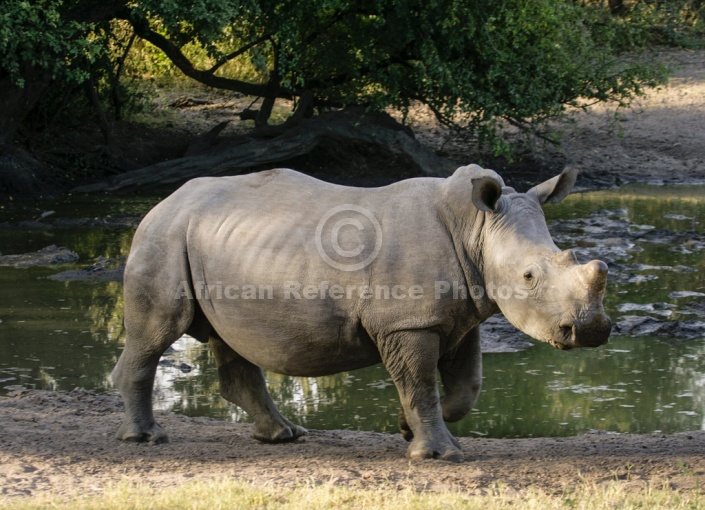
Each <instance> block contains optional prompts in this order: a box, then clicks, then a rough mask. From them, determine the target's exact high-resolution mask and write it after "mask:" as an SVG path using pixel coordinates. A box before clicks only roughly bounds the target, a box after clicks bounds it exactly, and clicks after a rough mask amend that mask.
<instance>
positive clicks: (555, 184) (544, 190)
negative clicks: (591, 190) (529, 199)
mask: <svg viewBox="0 0 705 510" xmlns="http://www.w3.org/2000/svg"><path fill="white" fill-rule="evenodd" d="M578 172H579V170H578V168H577V167H574V166H567V167H565V168H564V169H563V172H561V174H560V175H557V176H555V177H554V178H552V179H549V180H547V181H546V182H542V183H541V184H539V185H537V186H534V187H533V188H531V189H530V190H529V191H527V192H526V193H527V194H530V195H534V196H535V197H536V198H538V199H539V202H540V203H541V204H542V205H543V204H552V203H555V202H560V201H561V200H563V199H564V198H565V197H567V196H568V195H569V194H570V192H571V191H572V189H573V186H575V180H576V179H577V178H578Z"/></svg>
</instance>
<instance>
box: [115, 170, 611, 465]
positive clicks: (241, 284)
mask: <svg viewBox="0 0 705 510" xmlns="http://www.w3.org/2000/svg"><path fill="white" fill-rule="evenodd" d="M576 176H577V169H575V168H573V167H567V168H566V169H565V170H563V172H562V173H561V174H560V175H558V176H556V177H553V178H552V179H550V180H547V181H545V182H543V183H542V184H539V185H537V186H535V187H533V188H531V189H530V190H528V191H527V192H526V193H519V192H516V191H515V190H514V189H512V188H511V187H508V186H505V184H504V181H503V180H502V178H501V177H500V176H499V175H498V174H497V173H495V172H494V171H492V170H488V169H483V168H481V167H480V166H478V165H469V166H463V167H460V168H458V169H457V170H456V171H455V172H454V173H453V174H452V175H451V176H449V177H447V178H430V177H429V178H414V179H408V180H404V181H400V182H397V183H394V184H391V185H388V186H383V187H379V188H367V189H365V188H356V187H347V186H340V185H336V184H330V183H327V182H323V181H320V180H317V179H315V178H313V177H310V176H307V175H304V174H301V173H298V172H296V171H294V170H289V169H275V170H270V171H265V172H261V173H253V174H249V175H241V176H231V177H203V178H197V179H193V180H191V181H189V182H187V183H186V184H184V185H183V186H182V187H181V188H179V189H178V190H177V191H175V192H174V193H173V194H172V195H170V196H169V197H167V198H166V199H164V200H163V201H162V202H160V203H159V204H157V205H156V206H155V207H154V208H153V209H152V210H151V211H150V212H149V213H148V214H147V216H146V217H145V218H144V220H143V221H142V222H141V224H140V225H139V227H138V228H137V230H136V232H135V235H134V239H133V243H132V247H131V251H130V254H129V257H128V259H127V262H126V268H125V276H124V296H125V310H124V325H125V330H126V337H125V347H124V350H123V351H122V353H121V355H120V358H119V360H118V362H117V365H116V366H115V369H114V370H113V372H112V379H113V381H114V383H115V385H116V387H117V388H118V390H119V391H120V393H121V395H122V398H123V400H124V403H125V413H126V419H125V421H124V422H123V424H122V425H121V426H120V428H119V430H118V432H117V437H118V438H119V439H122V440H125V441H149V442H153V443H162V442H166V441H168V437H167V435H166V433H165V432H164V430H163V429H162V427H160V425H159V424H158V423H157V422H156V421H155V417H154V413H153V408H152V389H153V383H154V378H155V373H156V369H157V365H158V362H159V359H160V356H161V355H162V354H163V353H164V351H165V350H166V349H167V348H168V347H169V346H170V345H171V344H172V343H173V342H174V341H176V340H177V339H178V338H179V337H181V336H182V335H184V334H188V335H191V336H192V337H194V338H196V339H197V340H198V341H200V342H203V343H206V342H207V343H208V344H209V345H210V347H211V348H212V351H213V353H214V357H215V360H216V364H217V367H218V376H219V383H220V393H221V395H222V396H223V397H224V398H225V399H226V400H228V401H230V402H233V403H235V404H236V405H238V406H240V407H241V408H242V409H243V410H245V411H246V412H247V413H248V414H249V415H250V416H251V417H252V418H253V420H254V437H255V438H256V439H257V440H260V441H264V442H274V443H276V442H285V441H292V440H296V439H297V438H299V437H301V436H303V435H305V434H306V433H307V431H306V430H305V429H304V428H302V427H301V426H299V425H296V424H294V423H292V422H290V421H289V420H288V419H286V418H285V417H284V416H282V415H281V414H280V413H279V411H278V410H277V408H276V406H275V404H274V402H273V401H272V399H271V397H270V395H269V393H268V391H267V387H266V383H265V377H264V372H263V370H268V371H272V372H276V373H280V374H287V375H291V376H309V377H315V376H324V375H329V374H334V373H339V372H343V371H348V370H354V369H358V368H362V367H367V366H370V365H375V364H378V363H382V364H384V366H385V368H386V369H387V371H388V372H389V374H390V376H391V379H392V380H393V382H394V384H395V386H396V388H397V390H398V393H399V398H400V402H401V411H400V414H399V429H400V431H401V433H402V435H403V437H404V438H405V439H406V440H407V441H409V442H410V444H409V446H408V449H407V456H408V457H410V458H412V459H426V458H438V459H443V460H447V461H455V462H460V461H462V460H463V459H464V455H463V452H462V450H461V447H460V445H459V443H458V442H457V440H456V439H455V438H454V437H453V436H452V435H451V434H450V432H449V431H448V428H447V427H446V424H445V422H454V421H457V420H460V419H461V418H463V417H464V416H465V415H466V414H467V413H468V412H469V411H470V410H471V409H472V407H473V406H474V405H475V402H476V400H477V398H478V395H479V393H480V389H481V386H482V355H481V350H480V333H479V325H480V324H481V323H482V322H483V321H485V320H486V319H488V318H489V317H490V316H492V315H493V314H496V313H499V312H501V313H502V314H504V316H505V317H506V318H507V319H508V320H509V322H511V323H512V324H513V325H514V326H516V327H517V328H518V329H520V330H521V331H523V332H524V333H526V334H527V335H529V336H531V337H533V338H535V339H537V340H539V341H543V342H548V343H549V344H552V345H554V346H555V347H557V348H559V349H571V348H574V347H596V346H599V345H602V344H604V343H606V342H607V341H608V338H609V335H610V330H611V328H612V322H611V321H610V319H609V317H608V316H607V315H606V313H605V310H604V308H603V304H602V301H603V297H604V294H605V288H606V281H607V272H608V270H607V266H606V264H605V263H604V262H602V261H599V260H592V261H590V262H587V263H585V264H580V263H579V262H578V260H577V259H576V256H575V255H574V253H573V252H572V251H571V250H564V251H561V250H560V249H558V248H557V247H556V245H555V244H554V242H553V240H552V239H551V236H550V234H549V231H548V228H547V225H546V221H545V217H544V214H543V210H542V206H543V205H544V204H547V203H552V202H558V201H560V200H562V199H563V198H564V197H566V196H567V195H568V194H569V193H570V191H571V189H572V188H573V186H574V183H575V181H576ZM439 376H440V382H441V384H442V389H443V394H442V395H441V394H440V389H439V384H438V377H439Z"/></svg>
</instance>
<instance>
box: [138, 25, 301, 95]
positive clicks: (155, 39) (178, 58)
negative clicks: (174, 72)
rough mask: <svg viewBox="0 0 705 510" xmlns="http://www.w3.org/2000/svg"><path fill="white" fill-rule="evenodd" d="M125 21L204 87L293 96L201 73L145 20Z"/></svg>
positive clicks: (254, 93) (209, 72) (272, 88)
mask: <svg viewBox="0 0 705 510" xmlns="http://www.w3.org/2000/svg"><path fill="white" fill-rule="evenodd" d="M127 21H129V22H130V24H131V25H132V27H133V28H134V30H135V33H136V34H137V35H138V36H139V37H141V38H142V39H144V40H145V41H148V42H150V43H152V44H153V45H154V46H156V47H157V48H159V49H160V50H162V51H163V52H164V54H165V55H166V56H167V58H169V60H171V62H172V63H173V64H174V65H175V66H176V67H178V68H179V70H180V71H181V72H182V73H184V74H185V75H186V76H188V77H189V78H192V79H194V80H196V81H198V82H200V83H203V84H204V85H208V86H209V87H214V88H218V89H224V90H233V91H235V92H240V93H241V94H245V95H248V96H261V97H272V98H277V97H280V98H284V99H292V97H293V94H292V93H291V92H290V91H288V90H286V89H284V88H282V87H272V86H271V85H270V84H268V83H265V84H257V83H249V82H245V81H241V80H234V79H231V78H223V77H220V76H215V75H214V74H213V73H212V72H211V71H203V70H201V69H196V68H195V67H194V66H193V64H192V63H191V61H190V60H189V59H188V58H187V57H186V55H184V54H183V53H182V52H181V50H180V49H179V48H178V47H177V46H176V45H175V44H173V43H172V42H171V41H169V39H167V38H166V37H164V36H163V35H161V34H159V33H157V32H154V31H153V30H152V29H151V28H150V27H149V22H148V21H147V20H145V19H140V20H136V19H133V18H132V17H128V18H127Z"/></svg>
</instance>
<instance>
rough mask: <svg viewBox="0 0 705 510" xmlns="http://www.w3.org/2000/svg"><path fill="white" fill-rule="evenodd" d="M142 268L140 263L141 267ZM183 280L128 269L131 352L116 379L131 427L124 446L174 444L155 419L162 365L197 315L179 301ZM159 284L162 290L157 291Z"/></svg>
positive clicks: (123, 432)
mask: <svg viewBox="0 0 705 510" xmlns="http://www.w3.org/2000/svg"><path fill="white" fill-rule="evenodd" d="M139 262H140V261H137V263H135V265H137V266H138V267H140V266H139V264H138V263H139ZM165 267H168V265H167V266H165ZM128 268H129V261H128ZM177 278H179V275H170V274H167V275H160V274H157V276H151V277H150V278H145V277H144V276H143V275H142V274H141V273H139V272H135V271H133V272H131V273H128V271H127V269H126V273H125V316H124V323H125V331H126V336H125V348H124V349H123V351H122V354H121V355H120V359H119V360H118V362H117V364H116V365H115V368H114V369H113V372H112V374H111V377H112V380H113V383H114V384H115V386H116V387H117V389H118V390H119V391H120V395H121V396H122V399H123V402H124V403H125V421H124V422H123V424H122V425H121V426H120V428H119V430H118V432H117V434H116V437H117V438H118V439H121V440H123V441H134V442H150V443H156V444H159V443H166V442H168V441H169V438H168V436H167V435H166V432H164V429H162V427H161V426H160V425H159V424H158V423H157V421H156V420H155V418H154V409H153V407H152V390H153V387H154V379H155V376H156V373H157V366H158V365H159V359H160V358H161V356H162V354H164V351H166V349H167V348H168V347H169V346H170V345H171V344H173V343H174V342H175V341H176V340H178V339H179V338H180V337H181V335H183V334H184V333H185V332H186V330H187V329H188V328H189V325H190V324H191V323H192V321H193V319H194V310H195V306H194V303H193V301H192V300H191V299H175V298H174V294H173V292H172V289H175V288H177V287H178V285H177V283H175V279H177ZM154 281H159V282H161V283H162V285H161V286H155V285H153V284H152V283H153V282H154Z"/></svg>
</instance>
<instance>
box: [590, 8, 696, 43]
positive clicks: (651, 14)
mask: <svg viewBox="0 0 705 510" xmlns="http://www.w3.org/2000/svg"><path fill="white" fill-rule="evenodd" d="M580 3H581V5H582V6H584V7H585V8H586V13H587V14H588V16H589V17H590V18H591V22H592V24H593V26H594V27H595V28H597V29H598V30H599V31H600V32H602V34H603V35H606V36H607V37H608V38H609V39H610V40H611V43H612V45H613V46H614V47H615V48H617V49H619V50H622V51H628V50H634V49H637V48H645V47H649V46H654V45H663V46H672V47H681V48H703V47H705V2H704V1H703V0H669V1H667V2H664V1H662V0H631V1H630V0H625V1H624V2H622V6H623V8H622V9H621V11H620V12H619V14H613V13H610V11H609V9H608V8H607V7H606V6H605V5H604V2H603V1H602V0H581V1H580Z"/></svg>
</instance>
